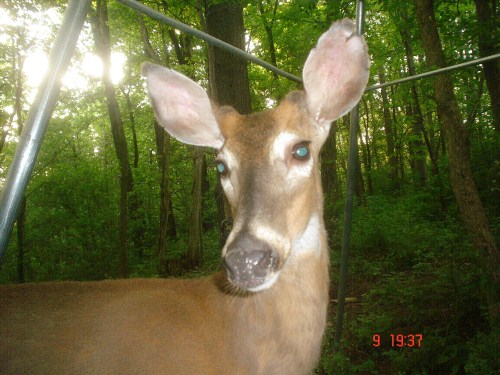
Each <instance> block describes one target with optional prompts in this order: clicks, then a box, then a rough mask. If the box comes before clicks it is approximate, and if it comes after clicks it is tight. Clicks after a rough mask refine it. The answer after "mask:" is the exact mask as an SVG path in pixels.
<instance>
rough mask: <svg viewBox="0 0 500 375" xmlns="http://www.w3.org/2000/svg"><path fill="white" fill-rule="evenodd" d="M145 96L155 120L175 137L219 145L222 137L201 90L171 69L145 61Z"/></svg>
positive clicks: (212, 145)
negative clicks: (151, 107)
mask: <svg viewBox="0 0 500 375" xmlns="http://www.w3.org/2000/svg"><path fill="white" fill-rule="evenodd" d="M142 75H143V76H144V77H146V82H147V86H148V93H149V97H150V98H151V102H152V104H153V109H154V112H155V115H156V118H157V120H158V123H159V124H160V125H161V126H163V128H165V130H166V131H167V132H169V133H170V134H171V135H172V136H173V137H175V138H177V139H178V140H179V141H181V142H184V143H187V144H191V145H195V146H208V147H213V148H215V149H220V148H221V147H222V144H223V143H224V139H223V137H222V134H221V132H220V130H219V125H218V124H217V121H216V120H215V117H214V115H213V113H212V107H211V105H210V99H209V98H208V96H207V94H206V92H205V90H203V88H202V87H201V86H200V85H198V84H197V83H195V82H193V81H192V80H190V79H189V78H187V77H185V76H183V75H182V74H180V73H178V72H176V71H175V70H171V69H167V68H164V67H162V66H160V65H156V64H151V63H145V64H143V65H142Z"/></svg>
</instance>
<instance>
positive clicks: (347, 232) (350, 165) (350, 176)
mask: <svg viewBox="0 0 500 375" xmlns="http://www.w3.org/2000/svg"><path fill="white" fill-rule="evenodd" d="M356 4H357V5H356V28H357V33H358V35H362V34H363V23H364V17H365V5H364V1H363V0H358V1H357V3H356ZM358 128H359V105H356V106H355V107H354V108H353V109H352V111H351V123H350V129H349V153H348V156H347V187H346V197H345V206H344V231H343V236H342V248H341V250H340V271H339V292H338V304H337V324H336V329H335V337H334V345H335V346H338V345H339V343H340V340H341V338H342V327H343V324H344V306H345V291H346V286H347V271H348V263H349V247H350V242H351V241H350V240H351V223H352V210H353V197H354V185H355V182H356V164H357V163H356V161H357V157H358Z"/></svg>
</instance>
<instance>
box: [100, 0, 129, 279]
mask: <svg viewBox="0 0 500 375" xmlns="http://www.w3.org/2000/svg"><path fill="white" fill-rule="evenodd" d="M92 21H93V22H92V30H93V33H94V41H95V47H96V51H97V53H98V55H99V56H100V58H101V60H102V62H103V69H102V81H103V84H104V92H105V95H106V102H107V106H108V114H109V119H110V122H111V133H112V135H113V143H114V146H115V151H116V156H117V158H118V164H119V167H120V220H119V236H118V254H119V269H118V274H119V275H120V276H121V277H126V276H127V275H128V256H127V236H128V217H129V211H128V204H129V193H130V192H131V191H132V190H133V177H132V170H131V168H130V163H129V160H128V146H127V140H126V138H125V130H124V126H123V119H122V116H121V113H120V106H119V104H118V99H117V97H116V90H115V87H114V85H113V81H112V79H111V42H110V32H109V26H108V7H107V2H106V0H97V3H96V11H95V15H94V17H92Z"/></svg>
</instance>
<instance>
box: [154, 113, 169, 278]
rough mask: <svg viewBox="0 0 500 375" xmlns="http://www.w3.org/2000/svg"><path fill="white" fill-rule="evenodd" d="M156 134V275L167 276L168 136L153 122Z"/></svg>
mask: <svg viewBox="0 0 500 375" xmlns="http://www.w3.org/2000/svg"><path fill="white" fill-rule="evenodd" d="M155 131H156V133H157V136H156V140H157V145H156V146H157V150H158V164H159V167H160V171H161V179H160V229H159V234H158V275H160V276H161V277H166V276H168V274H169V272H168V270H169V266H168V255H167V248H168V247H167V239H168V230H169V218H170V209H169V208H170V199H169V197H170V191H169V184H168V172H169V165H170V135H169V134H168V133H167V132H165V130H164V129H163V128H162V127H161V126H160V125H158V123H157V122H156V121H155Z"/></svg>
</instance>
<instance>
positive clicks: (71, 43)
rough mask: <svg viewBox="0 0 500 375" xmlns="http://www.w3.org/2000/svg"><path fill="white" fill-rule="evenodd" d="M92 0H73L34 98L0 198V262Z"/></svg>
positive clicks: (67, 9)
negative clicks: (47, 68) (46, 70)
mask: <svg viewBox="0 0 500 375" xmlns="http://www.w3.org/2000/svg"><path fill="white" fill-rule="evenodd" d="M90 3H91V0H71V1H70V2H69V4H68V6H67V7H66V10H65V12H64V17H63V20H62V24H61V27H60V28H59V31H58V33H57V36H56V39H55V41H54V46H53V47H52V50H51V52H50V55H49V70H48V72H47V74H46V76H45V79H44V80H43V82H42V83H41V84H40V87H39V88H38V93H37V96H36V98H35V101H34V102H33V104H32V105H31V108H30V110H29V112H28V118H27V120H26V124H25V125H24V129H23V131H22V133H21V138H20V140H19V144H18V145H17V148H16V152H15V154H14V159H13V160H12V163H11V165H10V167H9V172H8V174H7V180H6V183H5V187H4V190H3V192H2V196H1V197H0V264H1V262H2V259H3V257H4V255H5V251H6V249H7V245H8V243H9V237H10V234H11V232H12V227H13V226H14V222H15V220H16V217H17V211H18V209H19V205H20V202H21V199H22V197H23V195H24V193H25V191H26V187H27V185H28V181H29V178H30V176H31V172H32V171H33V166H34V164H35V161H36V157H37V155H38V151H39V150H40V146H41V144H42V140H43V136H44V135H45V131H46V129H47V125H48V123H49V120H50V117H51V115H52V112H53V110H54V107H55V105H56V102H57V98H58V97H59V91H60V89H61V78H62V76H63V75H64V73H65V72H66V69H67V67H68V65H69V62H70V60H71V57H72V56H73V52H74V50H75V46H76V42H77V40H78V37H79V35H80V31H81V29H82V26H83V23H84V21H85V18H86V17H87V13H88V10H89V7H90Z"/></svg>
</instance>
